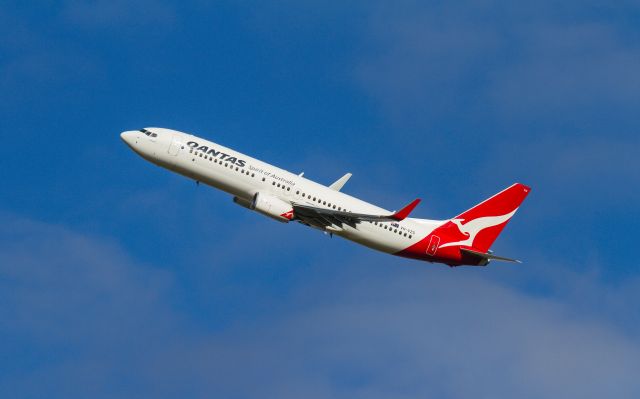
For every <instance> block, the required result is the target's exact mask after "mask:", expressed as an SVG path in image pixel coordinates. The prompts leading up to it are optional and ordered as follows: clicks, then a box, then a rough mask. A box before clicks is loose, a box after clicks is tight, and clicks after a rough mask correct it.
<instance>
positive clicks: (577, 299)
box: [0, 215, 640, 398]
mask: <svg viewBox="0 0 640 399" xmlns="http://www.w3.org/2000/svg"><path fill="white" fill-rule="evenodd" d="M1 226H2V227H1V228H0V293H1V294H0V302H1V303H2V311H1V312H0V325H2V326H3V327H2V328H1V329H0V335H1V336H2V337H3V338H4V342H5V343H6V342H14V343H16V344H17V345H18V348H21V349H18V350H20V351H22V356H23V357H24V356H26V357H27V359H28V360H26V361H27V362H28V363H30V364H31V365H32V366H31V367H28V368H23V367H19V366H17V365H13V366H12V367H15V369H12V370H11V372H10V373H7V374H6V375H7V376H9V377H5V378H2V377H0V388H1V389H2V390H3V391H4V392H12V393H14V396H23V397H29V396H37V394H38V393H39V392H42V391H43V390H46V391H47V392H48V393H49V396H50V397H86V396H88V395H90V396H92V397H106V396H113V395H116V396H119V397H122V396H136V397H154V398H158V397H176V396H190V397H210V396H211V395H213V394H215V395H219V396H236V397H261V398H270V397H273V398H276V397H277V398H283V397H284V398H286V397H300V396H305V397H317V398H323V397H333V398H340V397H345V398H346V397H350V398H353V397H355V398H358V397H367V398H376V397H400V398H402V397H407V398H409V397H433V398H442V397H447V398H457V397H469V396H474V397H487V398H489V397H525V398H526V397H531V398H540V397H566V398H591V397H594V398H596V397H597V398H600V397H603V396H606V397H608V396H614V397H617V398H627V397H628V398H632V397H637V395H638V393H640V382H638V380H637V378H636V373H635V370H637V369H638V368H639V367H640V342H639V341H638V338H637V335H635V334H634V333H633V331H635V330H634V329H635V328H636V327H637V326H635V327H634V326H631V329H629V326H625V325H624V323H620V322H619V320H618V319H617V318H618V315H619V314H620V313H621V312H624V311H626V310H628V311H631V312H633V311H634V310H635V309H636V308H637V304H635V303H636V302H637V300H636V299H635V292H636V291H637V289H636V288H635V287H636V285H634V284H631V283H630V285H628V286H627V285H623V286H620V287H616V286H612V285H605V284H603V283H601V282H599V281H598V279H597V278H587V279H585V278H580V275H578V274H568V273H565V272H561V271H560V270H559V269H556V268H555V267H553V269H554V270H555V271H556V272H555V273H551V272H550V271H546V270H541V271H540V272H539V274H538V275H537V277H536V278H539V279H550V278H553V279H554V280H553V283H550V284H549V285H550V286H551V287H552V288H551V291H552V294H551V295H540V294H538V295H534V294H530V293H527V292H526V290H523V289H519V288H514V287H516V286H518V285H519V284H518V283H513V282H502V283H498V282H496V281H495V276H498V275H500V274H501V271H502V270H505V269H500V266H499V265H496V266H492V267H490V268H486V269H473V268H467V269H462V268H461V269H449V268H446V267H439V266H432V265H427V264H419V263H415V262H409V261H403V260H398V261H394V260H393V259H394V258H385V257H384V256H382V255H379V254H367V255H364V256H362V253H361V252H359V253H358V254H359V259H353V258H345V259H343V261H342V262H341V263H340V264H336V263H335V260H334V261H328V260H320V261H319V262H320V263H319V264H317V265H315V267H314V268H313V269H314V270H313V271H312V270H311V269H309V271H308V272H307V273H306V274H305V275H304V276H303V277H302V278H301V279H300V282H299V286H298V288H297V289H296V290H295V292H294V293H290V292H289V291H288V290H287V289H285V291H284V292H285V293H279V294H275V295H276V296H277V295H281V296H282V295H283V296H282V298H281V299H280V300H274V298H273V297H272V296H269V295H264V296H262V297H261V296H257V297H254V298H255V299H254V300H256V301H257V302H256V303H255V305H254V306H255V307H256V308H259V309H260V311H257V312H256V313H255V314H254V317H253V318H250V319H247V318H246V315H245V317H244V318H241V319H236V320H235V321H234V320H233V317H232V324H231V325H230V326H228V327H225V328H222V329H210V328H207V327H204V326H202V325H199V324H198V323H196V322H194V320H193V319H192V318H190V317H188V316H187V314H188V313H184V312H183V311H180V310H178V308H176V307H175V306H174V305H172V303H174V300H175V295H176V294H177V293H179V292H180V290H179V289H178V290H176V287H175V283H174V281H175V278H174V277H172V275H173V274H174V273H175V271H174V272H170V273H169V272H165V271H160V270H157V269H155V268H154V267H152V266H150V265H143V264H139V263H138V262H135V261H133V260H131V259H130V257H129V256H127V254H126V253H125V252H123V250H122V249H120V248H119V247H118V246H117V245H114V244H109V243H105V242H104V240H102V239H98V238H92V237H86V236H84V235H81V234H78V233H75V232H73V231H69V230H68V229H65V228H62V227H57V226H50V225H46V224H42V223H37V222H32V221H28V220H24V219H20V218H16V217H11V216H6V215H5V216H3V217H2V225H1ZM176 267H177V268H179V267H180V266H179V265H177V266H176ZM549 267H550V268H551V266H549ZM536 269H540V267H536V265H535V264H529V265H524V266H523V268H521V269H520V270H519V272H518V273H517V275H520V276H522V275H524V276H527V275H528V276H529V277H521V281H525V285H526V281H529V280H530V279H531V278H533V275H532V274H531V271H532V270H536ZM543 269H544V268H543ZM318 270H322V273H318ZM248 272H251V270H248ZM185 273H187V274H188V273H189V271H188V270H187V271H185ZM511 274H512V275H514V274H516V273H515V272H514V273H511ZM228 283H229V284H231V285H232V287H228V289H229V290H231V289H233V290H235V292H236V296H235V298H234V299H232V300H231V301H230V302H229V306H231V308H229V309H224V308H218V309H217V310H216V312H223V313H225V312H226V313H228V312H231V313H233V306H234V305H233V303H234V301H237V303H240V302H242V301H243V298H244V297H246V294H245V291H246V289H248V288H249V287H247V284H246V282H245V281H235V282H228ZM253 284H258V285H269V286H273V284H274V282H273V278H272V276H271V275H268V276H263V278H262V279H261V280H259V281H254V282H252V285H253ZM625 287H626V288H625ZM195 288H196V289H198V290H203V291H207V290H211V287H195ZM252 288H253V287H250V288H249V289H252ZM558 293H561V294H558ZM198 295H205V293H204V292H202V293H198ZM597 298H606V300H604V301H603V302H606V303H601V304H600V305H598V306H595V307H597V308H598V309H597V310H593V309H591V308H592V306H591V305H589V304H595V303H596V301H597ZM183 299H184V298H183ZM179 302H180V301H179ZM264 302H267V303H270V306H269V307H264V306H262V304H263V303H264ZM612 313H617V314H618V315H617V316H616V317H611V316H610V315H611V314H612ZM208 317H210V318H213V319H215V318H216V317H217V315H216V314H215V313H212V314H210V315H209V316H208ZM26 348H30V349H26ZM4 351H5V354H6V353H11V352H10V350H9V349H8V348H7V347H5V349H4ZM25 352H26V354H25Z"/></svg>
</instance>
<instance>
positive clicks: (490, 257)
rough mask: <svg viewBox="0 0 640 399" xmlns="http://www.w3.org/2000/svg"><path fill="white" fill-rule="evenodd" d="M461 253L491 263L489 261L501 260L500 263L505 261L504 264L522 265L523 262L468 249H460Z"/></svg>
mask: <svg viewBox="0 0 640 399" xmlns="http://www.w3.org/2000/svg"><path fill="white" fill-rule="evenodd" d="M460 252H462V253H463V254H468V255H472V256H477V257H479V258H482V259H485V260H487V261H489V260H500V261H503V262H513V263H522V262H521V261H519V260H517V259H511V258H504V257H502V256H496V255H493V254H488V253H484V252H478V251H474V250H472V249H467V248H460Z"/></svg>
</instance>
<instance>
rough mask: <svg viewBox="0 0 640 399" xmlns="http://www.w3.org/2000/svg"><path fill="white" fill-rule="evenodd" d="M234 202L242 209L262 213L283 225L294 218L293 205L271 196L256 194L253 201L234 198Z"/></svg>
mask: <svg viewBox="0 0 640 399" xmlns="http://www.w3.org/2000/svg"><path fill="white" fill-rule="evenodd" d="M233 202H235V203H236V204H238V205H240V206H242V207H245V208H249V209H251V210H253V211H256V212H260V213H262V214H263V215H265V216H269V217H270V218H272V219H275V220H277V221H279V222H282V223H287V222H289V221H290V220H291V218H293V207H292V206H291V204H290V203H288V202H286V201H283V200H281V199H280V198H277V197H274V196H272V195H269V194H264V193H256V194H255V195H254V196H253V200H252V201H247V200H245V199H243V198H238V197H234V198H233Z"/></svg>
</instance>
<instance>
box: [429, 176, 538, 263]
mask: <svg viewBox="0 0 640 399" xmlns="http://www.w3.org/2000/svg"><path fill="white" fill-rule="evenodd" d="M529 191H531V189H530V188H529V187H527V186H525V185H524V184H520V183H516V184H514V185H512V186H511V187H509V188H507V189H505V190H503V191H501V192H499V193H498V194H496V195H494V196H493V197H491V198H489V199H487V200H485V201H482V202H481V203H479V204H478V205H476V206H474V207H473V208H471V209H469V210H468V211H465V212H462V213H461V214H459V215H458V216H456V217H455V218H453V219H451V222H452V223H453V224H455V225H457V226H458V230H460V233H461V235H459V236H458V234H456V236H458V237H456V238H454V241H452V242H446V243H444V244H442V245H440V248H445V247H452V246H461V247H470V248H473V249H476V250H478V251H482V252H487V251H488V250H489V248H491V244H493V242H494V241H495V240H496V238H498V235H499V234H500V232H501V231H502V229H503V228H504V226H506V225H507V223H508V222H509V220H510V219H511V217H512V216H513V215H514V214H515V213H516V211H517V210H518V207H519V206H520V204H521V203H522V201H524V199H525V198H526V197H527V195H528V194H529ZM452 227H453V226H452ZM451 238H453V237H451ZM447 241H449V240H447Z"/></svg>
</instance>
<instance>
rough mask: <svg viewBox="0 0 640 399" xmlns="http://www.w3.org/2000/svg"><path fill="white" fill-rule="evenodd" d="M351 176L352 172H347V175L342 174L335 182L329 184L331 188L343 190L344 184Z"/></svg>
mask: <svg viewBox="0 0 640 399" xmlns="http://www.w3.org/2000/svg"><path fill="white" fill-rule="evenodd" d="M350 178H351V173H347V174H346V175H344V176H342V177H341V178H339V179H338V180H336V181H335V182H333V184H331V185H330V186H329V188H330V189H333V190H336V191H340V190H342V187H343V186H344V184H345V183H346V182H347V181H348V180H349V179H350Z"/></svg>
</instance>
